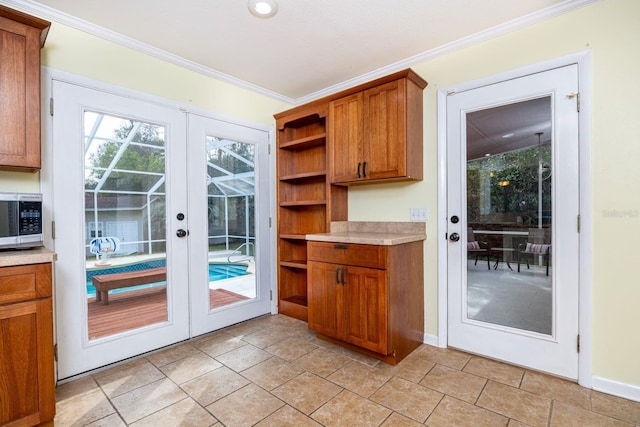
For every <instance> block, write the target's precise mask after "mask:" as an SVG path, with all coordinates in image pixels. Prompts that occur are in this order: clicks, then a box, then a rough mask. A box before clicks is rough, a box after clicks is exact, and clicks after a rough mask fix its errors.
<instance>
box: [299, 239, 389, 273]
mask: <svg viewBox="0 0 640 427" xmlns="http://www.w3.org/2000/svg"><path fill="white" fill-rule="evenodd" d="M307 245H308V246H307V252H308V254H307V256H308V258H309V260H311V261H321V262H329V263H333V264H343V265H355V266H358V267H369V268H381V269H385V268H386V260H387V247H386V246H377V245H360V244H350V243H329V242H308V243H307Z"/></svg>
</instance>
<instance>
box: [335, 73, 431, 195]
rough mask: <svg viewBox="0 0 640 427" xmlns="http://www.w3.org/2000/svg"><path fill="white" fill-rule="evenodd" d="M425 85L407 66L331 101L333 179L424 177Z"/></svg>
mask: <svg viewBox="0 0 640 427" xmlns="http://www.w3.org/2000/svg"><path fill="white" fill-rule="evenodd" d="M426 85H427V83H426V82H425V81H424V80H422V78H420V77H419V76H418V75H417V74H415V73H414V72H413V71H411V70H406V71H403V72H401V73H396V74H394V75H391V76H388V77H385V78H383V79H379V80H377V81H374V82H371V83H368V84H366V85H363V88H362V90H359V91H357V92H355V93H350V94H348V95H346V96H344V97H341V98H338V99H335V100H332V101H331V102H330V103H329V118H328V121H329V123H330V126H329V130H330V132H329V141H328V144H329V149H330V156H329V159H330V166H331V168H330V177H331V178H330V180H331V183H333V184H341V185H354V184H364V183H373V182H383V181H409V180H421V179H422V139H423V138H422V90H423V89H424V88H425V87H426Z"/></svg>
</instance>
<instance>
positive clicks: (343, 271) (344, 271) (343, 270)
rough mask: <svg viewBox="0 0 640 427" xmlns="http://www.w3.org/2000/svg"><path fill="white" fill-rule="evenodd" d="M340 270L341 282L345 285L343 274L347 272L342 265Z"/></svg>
mask: <svg viewBox="0 0 640 427" xmlns="http://www.w3.org/2000/svg"><path fill="white" fill-rule="evenodd" d="M341 270H342V280H341V282H342V284H343V285H346V283H345V281H344V275H345V273H346V272H347V268H346V267H343V268H342V269H341Z"/></svg>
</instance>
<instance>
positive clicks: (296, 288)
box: [275, 102, 347, 321]
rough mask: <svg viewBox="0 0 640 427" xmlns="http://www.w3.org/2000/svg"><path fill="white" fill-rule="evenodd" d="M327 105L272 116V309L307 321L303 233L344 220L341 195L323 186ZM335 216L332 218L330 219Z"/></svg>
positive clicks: (319, 230) (343, 195) (323, 229)
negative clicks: (275, 246) (274, 290)
mask: <svg viewBox="0 0 640 427" xmlns="http://www.w3.org/2000/svg"><path fill="white" fill-rule="evenodd" d="M327 109H328V103H326V102H325V103H316V104H311V105H309V106H306V107H304V108H302V109H296V110H295V112H294V113H293V114H288V113H286V112H285V113H281V114H277V115H276V116H275V118H276V128H277V132H278V133H277V141H278V143H277V146H278V150H277V152H276V154H277V159H276V160H277V173H278V178H277V186H278V311H279V312H280V313H282V314H285V315H287V316H291V317H294V318H296V319H300V320H304V321H307V317H308V316H307V315H308V313H307V291H308V284H307V241H306V235H307V234H313V233H325V232H327V231H328V227H329V223H330V222H331V221H332V220H337V221H343V220H346V203H347V197H346V196H347V193H346V191H343V188H344V187H334V186H331V185H329V183H328V178H329V169H328V167H327V153H328V151H327V126H326V114H327ZM334 216H335V218H334Z"/></svg>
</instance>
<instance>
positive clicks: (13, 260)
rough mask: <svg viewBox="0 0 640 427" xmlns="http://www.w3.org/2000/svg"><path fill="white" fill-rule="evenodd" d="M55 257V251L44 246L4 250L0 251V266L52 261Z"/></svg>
mask: <svg viewBox="0 0 640 427" xmlns="http://www.w3.org/2000/svg"><path fill="white" fill-rule="evenodd" d="M56 259H57V255H56V253H55V252H52V251H50V250H49V249H47V248H45V247H41V248H34V249H24V250H17V251H6V252H3V251H0V267H13V266H16V265H28V264H42V263H45V262H54V261H55V260H56Z"/></svg>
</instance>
